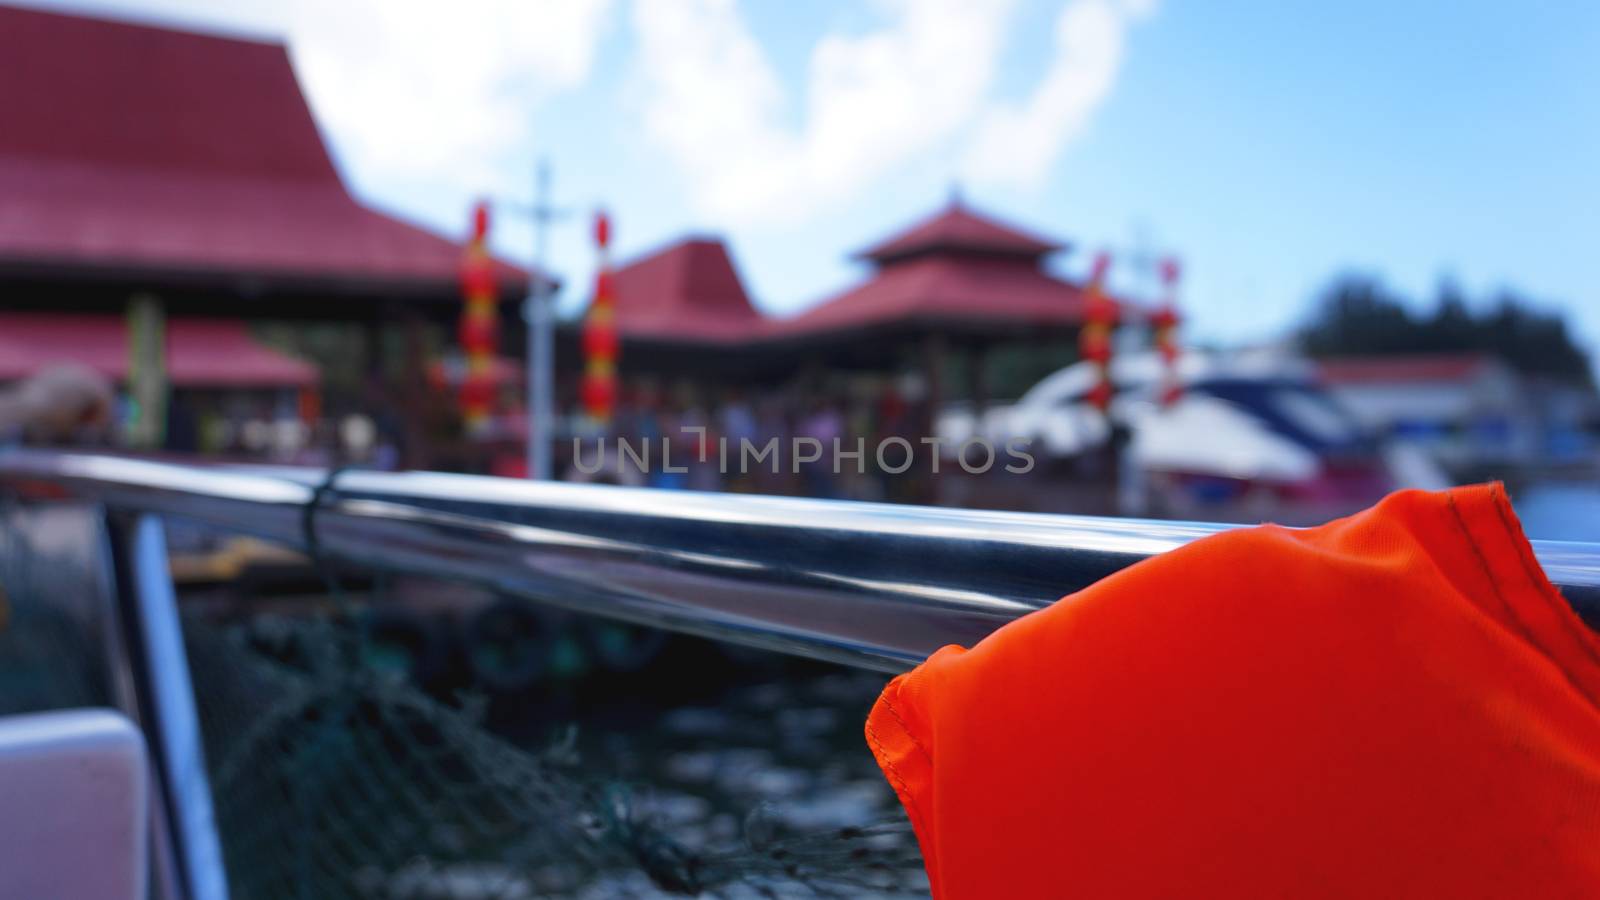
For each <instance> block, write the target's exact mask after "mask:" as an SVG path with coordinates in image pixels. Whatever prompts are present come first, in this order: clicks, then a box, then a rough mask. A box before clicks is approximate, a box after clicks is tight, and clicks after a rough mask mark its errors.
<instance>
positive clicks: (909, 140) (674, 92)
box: [633, 0, 1014, 224]
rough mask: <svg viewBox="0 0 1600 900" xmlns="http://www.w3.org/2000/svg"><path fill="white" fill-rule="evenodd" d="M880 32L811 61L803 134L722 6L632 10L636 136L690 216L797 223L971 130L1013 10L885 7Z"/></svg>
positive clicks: (728, 8) (828, 40) (641, 2)
mask: <svg viewBox="0 0 1600 900" xmlns="http://www.w3.org/2000/svg"><path fill="white" fill-rule="evenodd" d="M880 6H881V8H882V12H883V14H884V18H885V20H886V24H884V25H883V26H882V27H881V28H879V29H877V30H874V31H871V32H869V33H866V34H861V35H850V36H846V35H828V36H825V37H823V38H822V39H821V40H820V41H819V42H818V43H817V45H816V46H815V47H814V48H813V49H812V52H811V57H810V65H809V69H808V71H807V75H806V80H805V84H804V85H803V91H804V92H803V97H804V108H803V111H802V115H800V116H798V117H797V118H799V119H800V121H801V123H802V124H801V125H800V126H799V127H794V126H791V125H788V124H786V119H788V118H789V116H787V115H786V113H787V110H786V105H787V99H788V98H787V97H786V95H785V92H784V90H783V86H782V84H781V83H780V81H779V79H778V77H777V75H776V73H775V72H774V71H773V68H772V66H771V63H770V62H769V61H768V59H767V58H766V56H765V55H764V54H763V52H762V50H761V48H760V47H759V46H758V45H757V43H756V42H755V39H754V38H753V37H752V36H751V34H750V31H749V29H748V27H747V26H746V25H745V23H744V21H743V19H742V18H741V16H740V14H739V11H738V9H737V8H736V6H735V5H734V3H733V0H636V2H635V4H634V7H633V22H634V28H635V31H636V34H637V37H638V41H639V47H640V52H641V59H640V70H639V77H640V79H641V80H642V93H643V97H644V103H645V112H644V115H645V127H646V129H647V131H648V133H649V135H650V136H651V137H652V138H653V139H654V140H655V141H657V142H658V143H659V144H660V145H661V146H662V147H663V148H664V149H665V150H666V152H667V153H668V154H669V155H670V156H671V157H672V159H673V160H674V161H675V162H676V163H677V165H678V166H679V168H680V169H681V170H682V172H683V173H684V175H685V176H686V177H687V178H688V180H689V183H690V189H691V196H692V197H693V198H694V201H695V203H696V204H697V205H698V206H699V207H700V208H701V210H702V211H703V212H705V213H707V214H708V215H710V216H713V217H715V218H717V219H718V220H719V221H723V222H729V223H734V224H739V223H747V222H750V221H755V220H770V219H781V218H797V217H800V216H803V215H804V214H805V213H806V212H808V211H810V210H811V209H813V208H815V207H817V206H820V205H824V204H827V203H829V202H831V201H835V200H837V199H839V198H841V197H843V196H846V195H848V194H849V193H850V192H852V191H854V190H856V189H858V188H861V187H863V186H865V185H867V184H869V183H870V182H871V181H872V180H873V179H874V178H876V177H879V176H881V175H883V174H884V173H885V172H886V171H887V170H889V169H890V168H892V167H894V166H896V165H898V164H900V163H903V162H905V161H906V160H908V159H910V158H912V157H914V156H915V155H917V154H919V153H922V152H924V151H927V150H929V149H931V148H933V147H935V146H937V145H938V144H940V143H941V142H943V141H946V140H948V139H950V138H951V137H952V135H953V134H955V133H956V132H957V131H958V130H959V129H960V128H961V126H962V125H963V124H965V123H968V122H970V121H971V119H972V117H973V116H974V114H975V113H976V111H977V110H978V108H979V105H980V104H981V102H982V100H983V97H984V95H985V94H986V93H987V91H988V89H989V87H990V84H991V82H992V81H993V76H994V71H995V68H996V62H997V60H998V57H999V54H1000V51H1001V49H1002V46H1003V43H1004V38H1005V33H1006V30H1007V25H1008V24H1009V23H1010V20H1011V12H1012V8H1013V6H1014V4H1013V3H1012V2H1011V0H995V2H990V3H977V2H972V0H884V2H881V3H880Z"/></svg>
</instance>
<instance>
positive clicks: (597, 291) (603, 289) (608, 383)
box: [580, 210, 621, 424]
mask: <svg viewBox="0 0 1600 900" xmlns="http://www.w3.org/2000/svg"><path fill="white" fill-rule="evenodd" d="M594 243H595V248H596V249H597V250H598V251H599V256H600V268H599V272H598V273H597V274H596V275H595V280H594V300H593V302H591V303H590V304H589V312H588V314H587V315H586V316H585V317H584V320H583V360H584V369H583V385H582V388H581V390H580V394H581V397H580V399H581V400H582V401H583V408H584V412H586V413H587V414H588V416H589V418H590V419H592V420H594V421H595V422H597V423H602V424H603V423H605V422H609V421H610V420H611V413H612V410H613V409H614V408H615V407H616V402H617V357H618V355H619V353H620V350H621V347H620V345H621V341H620V340H618V338H617V323H616V291H615V288H614V286H613V282H612V277H611V220H610V218H608V217H607V216H606V214H605V211H603V210H602V211H601V212H599V213H597V214H596V215H595V220H594Z"/></svg>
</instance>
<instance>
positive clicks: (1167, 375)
mask: <svg viewBox="0 0 1600 900" xmlns="http://www.w3.org/2000/svg"><path fill="white" fill-rule="evenodd" d="M1181 271H1182V270H1181V269H1180V267H1179V265H1178V261H1177V260H1176V259H1174V258H1172V257H1170V256H1169V257H1167V258H1166V259H1164V260H1162V261H1161V306H1160V307H1159V308H1158V309H1157V310H1156V312H1155V315H1154V316H1152V317H1151V319H1150V326H1151V330H1152V339H1153V340H1154V342H1155V345H1156V351H1157V352H1158V353H1160V354H1161V366H1162V369H1161V403H1162V405H1164V406H1171V405H1172V404H1174V403H1176V402H1178V398H1179V397H1181V396H1183V382H1181V381H1180V380H1179V377H1178V355H1179V348H1178V325H1179V324H1180V323H1181V321H1182V320H1181V319H1180V318H1179V317H1178V277H1179V274H1180V273H1181Z"/></svg>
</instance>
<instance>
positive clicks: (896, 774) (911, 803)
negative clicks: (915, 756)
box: [867, 716, 922, 825]
mask: <svg viewBox="0 0 1600 900" xmlns="http://www.w3.org/2000/svg"><path fill="white" fill-rule="evenodd" d="M909 733H910V732H907V734H909ZM867 742H868V743H869V744H871V745H872V752H873V754H874V755H875V756H877V757H878V762H880V763H882V764H883V771H884V774H885V775H887V776H888V778H889V785H890V786H891V787H893V788H894V792H895V793H896V794H898V795H900V802H902V803H904V804H905V805H906V810H907V811H908V812H910V813H911V818H912V821H913V823H915V824H918V825H920V824H921V823H922V811H921V810H920V809H918V808H917V798H916V797H914V796H912V794H911V788H910V787H908V786H907V785H906V780H905V778H903V777H901V775H900V770H899V769H898V768H896V767H895V764H894V759H893V758H892V757H891V756H890V755H889V751H888V749H887V748H886V747H885V746H884V744H883V739H881V738H879V737H878V732H877V731H875V730H874V729H873V727H872V717H871V716H868V717H867Z"/></svg>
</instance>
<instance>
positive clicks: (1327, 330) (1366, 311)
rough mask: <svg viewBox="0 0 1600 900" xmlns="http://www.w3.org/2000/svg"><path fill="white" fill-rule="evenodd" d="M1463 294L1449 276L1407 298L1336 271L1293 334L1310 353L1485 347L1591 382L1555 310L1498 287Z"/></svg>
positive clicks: (1531, 370) (1515, 362) (1540, 371)
mask: <svg viewBox="0 0 1600 900" xmlns="http://www.w3.org/2000/svg"><path fill="white" fill-rule="evenodd" d="M1479 300H1480V302H1470V301H1469V299H1468V298H1467V297H1466V296H1465V294H1463V292H1462V291H1461V289H1460V287H1459V286H1458V285H1456V284H1454V283H1452V282H1448V281H1446V282H1444V283H1442V284H1441V285H1440V287H1439V289H1438V293H1437V294H1436V296H1435V297H1434V299H1433V302H1432V303H1431V304H1428V305H1422V306H1420V307H1419V305H1418V304H1414V303H1411V302H1408V301H1407V298H1405V297H1402V296H1400V295H1399V294H1397V293H1395V292H1394V291H1392V290H1391V289H1390V288H1389V287H1388V286H1386V285H1385V284H1383V282H1382V281H1381V280H1380V279H1378V278H1374V277H1371V276H1367V275H1344V276H1340V277H1339V278H1336V279H1335V280H1334V282H1333V283H1332V284H1331V285H1329V287H1328V288H1327V289H1325V290H1324V291H1323V292H1322V294H1321V295H1320V296H1319V297H1318V299H1317V301H1316V304H1315V306H1314V308H1313V311H1312V314H1311V316H1310V317H1309V319H1308V320H1307V321H1306V323H1305V325H1304V326H1302V327H1301V329H1300V330H1299V332H1298V334H1297V337H1298V339H1299V343H1300V346H1301V348H1302V349H1304V350H1305V352H1306V353H1308V354H1310V355H1312V356H1357V355H1360V356H1366V355H1389V354H1393V355H1399V354H1412V353H1488V354H1492V355H1495V356H1498V357H1500V358H1501V359H1502V360H1504V361H1505V362H1506V364H1507V365H1510V366H1511V367H1512V368H1514V369H1516V370H1517V371H1518V372H1521V373H1523V374H1527V375H1537V376H1545V377H1549V378H1554V379H1558V380H1561V381H1565V382H1570V383H1575V384H1583V385H1588V386H1590V387H1593V386H1594V374H1593V372H1592V371H1591V369H1590V365H1589V355H1588V353H1587V352H1586V350H1585V349H1584V348H1583V347H1581V346H1579V344H1578V343H1577V342H1576V341H1575V340H1574V339H1573V336H1572V334H1571V332H1569V331H1568V329H1567V323H1566V320H1565V319H1564V318H1563V317H1562V316H1561V314H1560V313H1555V312H1546V311H1544V310H1541V309H1539V308H1538V307H1537V306H1536V305H1535V304H1534V303H1532V302H1531V301H1529V299H1528V298H1526V297H1524V296H1522V295H1521V294H1519V293H1518V292H1516V291H1514V290H1509V289H1502V290H1500V291H1497V292H1496V293H1494V294H1493V295H1491V296H1489V297H1487V298H1479Z"/></svg>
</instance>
